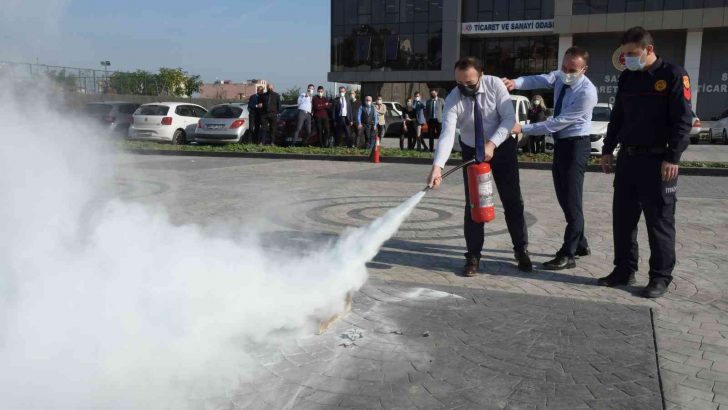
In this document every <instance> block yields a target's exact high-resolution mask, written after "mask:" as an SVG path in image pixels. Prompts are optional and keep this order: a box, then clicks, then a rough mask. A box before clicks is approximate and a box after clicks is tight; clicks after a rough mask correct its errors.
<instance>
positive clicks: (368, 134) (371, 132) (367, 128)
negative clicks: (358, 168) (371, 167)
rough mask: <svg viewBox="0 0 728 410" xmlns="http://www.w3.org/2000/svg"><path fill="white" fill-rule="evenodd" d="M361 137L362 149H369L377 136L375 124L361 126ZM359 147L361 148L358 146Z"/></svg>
mask: <svg viewBox="0 0 728 410" xmlns="http://www.w3.org/2000/svg"><path fill="white" fill-rule="evenodd" d="M361 135H362V136H363V139H364V145H363V146H364V147H366V148H371V146H372V141H373V140H374V138H376V136H377V128H376V124H362V126H361ZM358 147H361V146H358Z"/></svg>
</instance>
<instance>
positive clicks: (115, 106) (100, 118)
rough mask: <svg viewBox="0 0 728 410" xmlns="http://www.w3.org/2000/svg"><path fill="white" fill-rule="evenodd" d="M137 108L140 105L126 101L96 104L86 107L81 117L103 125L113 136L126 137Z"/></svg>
mask: <svg viewBox="0 0 728 410" xmlns="http://www.w3.org/2000/svg"><path fill="white" fill-rule="evenodd" d="M137 108H139V104H135V103H130V102H124V101H109V102H95V103H88V104H86V105H84V107H83V108H82V109H81V115H82V116H83V117H85V118H89V119H90V120H91V121H93V122H96V123H99V124H101V126H103V127H104V128H106V129H108V130H109V133H111V134H113V135H118V136H120V137H126V135H127V133H128V131H129V126H130V125H131V122H132V114H134V111H136V109H137Z"/></svg>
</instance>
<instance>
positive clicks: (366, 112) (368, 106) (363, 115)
mask: <svg viewBox="0 0 728 410" xmlns="http://www.w3.org/2000/svg"><path fill="white" fill-rule="evenodd" d="M356 123H357V124H358V126H357V128H359V130H361V132H362V135H363V136H364V140H365V142H366V143H367V147H369V148H371V147H372V142H373V141H375V139H374V137H375V136H376V133H377V124H378V123H379V115H378V114H377V111H376V110H375V109H374V107H373V106H372V97H371V96H369V95H367V96H366V97H365V98H364V104H362V105H361V107H359V111H358V112H357V115H356Z"/></svg>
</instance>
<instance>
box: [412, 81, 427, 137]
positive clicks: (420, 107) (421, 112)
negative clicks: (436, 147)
mask: <svg viewBox="0 0 728 410" xmlns="http://www.w3.org/2000/svg"><path fill="white" fill-rule="evenodd" d="M413 108H414V110H415V137H416V138H417V143H416V146H415V149H416V150H418V151H427V144H425V140H423V139H422V127H423V126H424V125H425V124H427V118H426V117H425V103H423V102H422V97H421V96H420V92H419V91H415V101H414V104H413Z"/></svg>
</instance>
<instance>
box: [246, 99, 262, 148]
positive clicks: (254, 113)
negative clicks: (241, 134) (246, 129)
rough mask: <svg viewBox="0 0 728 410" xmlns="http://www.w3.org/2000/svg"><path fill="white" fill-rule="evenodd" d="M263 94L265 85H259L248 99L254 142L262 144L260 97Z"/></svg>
mask: <svg viewBox="0 0 728 410" xmlns="http://www.w3.org/2000/svg"><path fill="white" fill-rule="evenodd" d="M262 95H263V86H261V85H259V86H258V88H257V89H256V93H255V94H253V95H252V96H251V97H250V99H249V100H248V119H249V120H250V128H251V129H252V132H253V134H252V137H253V138H252V142H253V143H254V144H260V143H261V141H260V121H261V117H260V108H259V107H258V104H259V102H260V98H261V96H262Z"/></svg>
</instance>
